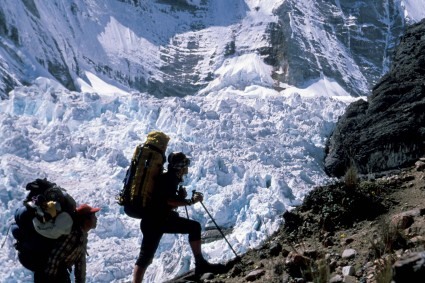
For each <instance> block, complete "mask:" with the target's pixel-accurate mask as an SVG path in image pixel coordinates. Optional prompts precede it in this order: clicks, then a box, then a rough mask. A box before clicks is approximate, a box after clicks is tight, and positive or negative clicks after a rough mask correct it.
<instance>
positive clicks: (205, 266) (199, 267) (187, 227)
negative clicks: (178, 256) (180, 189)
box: [164, 214, 225, 275]
mask: <svg viewBox="0 0 425 283" xmlns="http://www.w3.org/2000/svg"><path fill="white" fill-rule="evenodd" d="M164 233H167V234H189V244H190V248H191V249H192V253H193V256H194V257H195V273H196V274H198V275H200V274H203V273H206V272H212V273H222V272H224V271H225V266H224V265H222V264H211V263H209V262H208V261H207V260H206V259H205V258H204V257H203V255H202V245H201V225H200V224H199V222H197V221H194V220H191V219H187V218H183V217H180V216H178V215H177V214H176V215H172V216H171V217H169V218H168V220H167V223H166V225H164Z"/></svg>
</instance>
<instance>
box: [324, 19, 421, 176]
mask: <svg viewBox="0 0 425 283" xmlns="http://www.w3.org/2000/svg"><path fill="white" fill-rule="evenodd" d="M424 35H425V20H422V21H421V22H420V23H418V24H415V25H412V26H411V27H409V28H408V29H407V31H406V33H405V35H404V36H403V37H402V38H401V41H400V44H399V46H398V47H397V49H396V52H395V55H394V63H393V64H392V66H391V69H390V71H389V72H388V73H387V74H386V75H385V76H384V77H383V78H382V79H381V80H380V82H379V83H378V84H377V85H375V87H374V89H373V92H372V95H371V96H370V97H369V98H368V100H367V101H364V100H359V101H357V102H355V103H352V104H351V105H349V106H348V107H347V109H346V113H345V114H344V115H343V116H342V117H341V118H340V119H339V121H338V123H337V125H336V128H335V130H334V132H333V134H332V135H331V137H330V139H329V141H328V147H327V156H326V159H325V169H326V170H327V172H328V173H329V174H330V175H333V176H342V175H344V173H345V171H346V170H347V168H349V167H350V166H355V167H356V168H357V170H358V171H359V172H360V173H362V174H370V173H373V172H380V171H385V170H390V169H396V168H399V167H404V166H409V165H412V164H413V163H414V162H415V161H416V160H417V159H418V158H419V157H420V156H422V155H423V154H424V153H425V147H424V138H425V128H424V125H425V115H424V113H425V40H424Z"/></svg>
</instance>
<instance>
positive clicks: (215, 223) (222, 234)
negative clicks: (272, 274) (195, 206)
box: [193, 191, 240, 258]
mask: <svg viewBox="0 0 425 283" xmlns="http://www.w3.org/2000/svg"><path fill="white" fill-rule="evenodd" d="M193 193H196V191H193ZM200 203H201V205H202V207H203V208H204V209H205V211H206V212H207V214H208V216H209V217H210V218H211V220H212V222H214V225H215V227H217V230H218V231H219V232H220V234H221V236H223V239H224V240H225V241H226V243H227V244H228V245H229V247H230V249H231V250H232V252H233V253H234V254H235V256H236V258H240V257H239V256H238V254H237V253H236V252H235V250H234V249H233V247H232V245H231V244H230V243H229V241H228V240H227V239H226V236H225V235H224V233H223V231H221V229H220V227H219V226H218V225H217V222H215V220H214V218H213V217H212V215H211V213H210V212H209V211H208V209H207V208H206V207H205V205H204V203H203V202H202V201H200Z"/></svg>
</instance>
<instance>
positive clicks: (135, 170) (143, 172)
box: [117, 131, 170, 219]
mask: <svg viewBox="0 0 425 283" xmlns="http://www.w3.org/2000/svg"><path fill="white" fill-rule="evenodd" d="M169 140H170V138H169V137H168V136H167V135H166V134H164V133H162V132H158V131H153V132H150V133H149V134H148V136H147V139H146V142H145V143H144V144H143V145H138V146H137V147H136V149H135V151H134V154H133V158H132V159H131V163H130V166H129V168H128V169H127V174H126V176H125V178H124V181H123V183H124V186H123V188H122V190H121V192H120V194H119V196H118V197H117V200H118V204H119V205H121V206H124V212H125V213H126V214H127V215H128V216H130V217H133V218H138V219H140V218H142V217H143V213H144V211H145V208H146V207H147V205H148V204H149V203H150V201H151V199H152V193H153V189H154V188H155V183H156V181H157V178H158V176H159V175H160V174H161V173H162V172H163V169H164V167H163V166H164V163H165V160H166V159H165V151H166V149H167V145H168V141H169Z"/></svg>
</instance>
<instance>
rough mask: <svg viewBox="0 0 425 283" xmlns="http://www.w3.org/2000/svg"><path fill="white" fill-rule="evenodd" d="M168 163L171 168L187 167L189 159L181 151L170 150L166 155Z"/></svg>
mask: <svg viewBox="0 0 425 283" xmlns="http://www.w3.org/2000/svg"><path fill="white" fill-rule="evenodd" d="M168 164H169V166H170V167H171V168H173V169H177V170H178V169H182V168H184V167H189V165H190V159H188V158H187V157H186V155H185V154H184V153H183V152H172V153H170V154H169V155H168Z"/></svg>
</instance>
